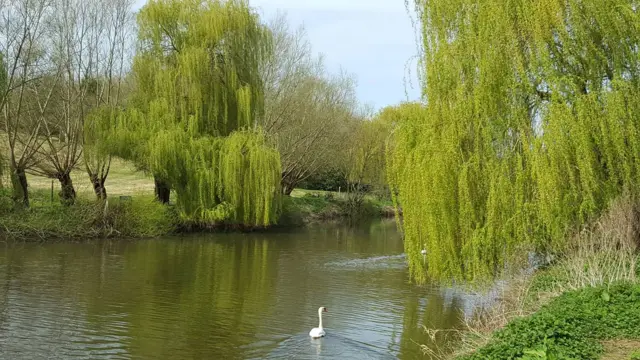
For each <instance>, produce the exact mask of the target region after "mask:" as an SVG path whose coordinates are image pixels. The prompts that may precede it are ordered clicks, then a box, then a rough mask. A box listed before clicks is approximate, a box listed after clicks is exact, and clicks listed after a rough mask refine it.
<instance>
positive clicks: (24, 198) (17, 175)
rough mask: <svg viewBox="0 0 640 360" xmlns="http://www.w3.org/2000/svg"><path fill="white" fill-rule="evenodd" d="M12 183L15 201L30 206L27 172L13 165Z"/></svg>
mask: <svg viewBox="0 0 640 360" xmlns="http://www.w3.org/2000/svg"><path fill="white" fill-rule="evenodd" d="M11 185H12V186H13V201H14V202H15V203H16V205H18V206H21V207H29V191H28V183H27V174H26V173H25V172H24V169H22V168H15V167H13V166H11Z"/></svg>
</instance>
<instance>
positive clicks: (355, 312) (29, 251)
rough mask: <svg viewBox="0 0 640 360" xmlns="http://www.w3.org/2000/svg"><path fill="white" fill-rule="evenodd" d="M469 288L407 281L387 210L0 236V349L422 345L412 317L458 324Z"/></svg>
mask: <svg viewBox="0 0 640 360" xmlns="http://www.w3.org/2000/svg"><path fill="white" fill-rule="evenodd" d="M478 300H479V298H476V297H474V296H472V295H467V294H464V293H462V292H459V291H454V290H452V289H443V288H437V287H435V286H417V285H415V284H412V283H411V282H409V279H408V272H407V267H406V263H405V258H404V255H403V245H402V239H401V237H400V235H399V233H398V231H397V230H396V228H395V223H394V222H393V221H379V222H374V223H371V224H363V225H359V226H356V227H349V226H346V225H329V224H323V225H318V226H314V227H310V228H306V229H298V230H291V231H281V232H269V233H251V234H237V233H229V234H208V235H189V236H184V237H169V238H162V239H153V240H141V241H140V240H138V241H124V240H119V241H93V242H82V243H72V242H66V243H55V244H32V243H3V244H0V358H2V359H14V360H17V359H58V358H60V359H76V358H78V359H174V360H179V359H263V358H272V359H325V358H326V359H387V358H389V359H394V358H400V359H414V358H423V357H424V358H427V357H426V356H424V355H423V352H422V350H421V348H420V344H427V345H428V346H430V347H432V346H433V342H432V341H431V340H430V337H429V336H428V335H427V334H426V333H425V332H424V331H423V327H422V326H423V325H424V326H427V327H429V328H441V329H453V328H458V327H460V326H461V323H460V318H461V316H462V315H463V313H466V314H469V312H470V311H471V309H472V308H473V307H474V304H475V303H476V302H477V301H478ZM320 306H325V307H327V309H328V312H326V313H324V315H323V323H324V327H325V331H326V333H327V335H326V337H324V338H322V339H318V340H312V339H311V338H310V337H309V335H308V333H309V330H311V328H313V327H316V326H318V311H317V309H318V307H320ZM438 342H441V341H440V340H439V341H438ZM439 345H446V344H439Z"/></svg>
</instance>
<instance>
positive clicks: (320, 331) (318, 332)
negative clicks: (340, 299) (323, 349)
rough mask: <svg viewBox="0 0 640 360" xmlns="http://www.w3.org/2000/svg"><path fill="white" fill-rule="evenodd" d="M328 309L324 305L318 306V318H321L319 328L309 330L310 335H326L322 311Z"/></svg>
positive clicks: (315, 336) (318, 336) (316, 336)
mask: <svg viewBox="0 0 640 360" xmlns="http://www.w3.org/2000/svg"><path fill="white" fill-rule="evenodd" d="M327 311H328V310H327V308H326V307H324V306H322V307H320V308H318V318H319V319H320V324H319V325H318V327H317V328H313V329H311V331H309V336H311V337H312V338H314V339H317V338H321V337H323V336H324V335H325V332H324V329H323V328H322V313H323V312H327Z"/></svg>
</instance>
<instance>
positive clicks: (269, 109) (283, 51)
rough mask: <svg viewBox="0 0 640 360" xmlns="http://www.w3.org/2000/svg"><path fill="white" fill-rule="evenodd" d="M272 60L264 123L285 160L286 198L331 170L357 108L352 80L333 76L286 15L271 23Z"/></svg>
mask: <svg viewBox="0 0 640 360" xmlns="http://www.w3.org/2000/svg"><path fill="white" fill-rule="evenodd" d="M269 28H270V30H271V32H272V34H273V49H274V50H273V52H272V56H271V57H269V58H268V59H267V61H265V62H264V64H263V66H262V67H261V75H262V81H263V83H264V86H265V113H264V116H263V117H261V118H260V124H261V125H262V126H263V127H264V129H265V130H266V131H267V133H268V134H269V135H270V136H271V137H272V138H274V139H275V142H276V144H277V147H278V151H279V152H280V155H281V160H282V180H281V185H282V192H283V194H285V195H289V194H291V191H293V189H294V188H295V187H296V186H297V185H298V184H299V183H300V182H301V181H303V180H305V179H306V178H307V177H309V176H310V175H312V174H315V173H318V172H321V171H324V170H327V169H330V168H331V167H332V166H333V165H335V164H333V162H334V161H335V157H336V156H337V154H338V152H339V151H341V150H342V149H343V148H344V145H345V143H347V142H348V141H349V140H348V139H349V133H348V131H347V130H346V129H347V127H346V126H347V125H346V123H347V121H348V119H349V118H351V117H352V113H353V111H354V110H355V107H356V105H357V103H356V98H355V91H354V85H355V84H354V81H353V79H352V78H351V77H350V76H347V75H346V74H338V75H332V74H329V73H328V71H327V70H326V68H325V66H324V65H323V62H322V58H321V57H317V58H316V57H315V56H313V54H312V50H311V44H310V43H309V41H308V39H307V38H306V33H305V31H304V29H303V28H299V29H298V30H297V31H295V32H294V31H291V30H290V29H289V27H288V25H287V21H286V17H284V16H283V15H281V14H280V15H278V16H277V17H276V18H275V19H274V20H273V21H272V22H271V23H270V25H269Z"/></svg>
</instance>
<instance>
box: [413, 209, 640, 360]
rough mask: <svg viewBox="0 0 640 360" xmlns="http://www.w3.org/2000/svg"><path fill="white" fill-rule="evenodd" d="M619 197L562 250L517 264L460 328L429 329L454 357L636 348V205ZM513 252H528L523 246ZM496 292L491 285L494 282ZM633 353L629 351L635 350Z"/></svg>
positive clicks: (562, 355)
mask: <svg viewBox="0 0 640 360" xmlns="http://www.w3.org/2000/svg"><path fill="white" fill-rule="evenodd" d="M637 204H638V202H637V201H633V200H631V199H622V200H619V201H617V202H615V203H613V204H612V206H611V207H610V208H609V211H608V212H607V213H605V214H604V215H603V216H602V217H601V218H599V219H598V220H597V221H595V222H594V223H592V224H591V225H590V226H588V227H585V228H584V229H582V230H581V231H580V232H578V233H576V234H575V235H574V236H573V237H572V238H571V239H570V241H569V246H568V248H566V249H564V250H563V251H562V252H559V253H557V254H555V256H554V258H553V260H551V262H550V263H546V264H544V265H543V266H541V267H540V268H538V269H537V270H535V271H533V272H531V271H521V269H522V268H523V267H524V266H522V264H525V263H527V261H528V259H525V257H527V256H525V255H522V258H520V259H517V260H514V263H516V264H520V266H519V267H514V269H519V270H517V271H516V270H514V271H512V272H511V273H510V276H508V277H507V278H505V279H502V280H503V282H501V283H502V284H505V285H504V286H502V287H500V288H499V290H497V291H495V292H494V294H495V295H497V296H495V301H493V302H492V303H491V304H490V305H489V306H486V307H484V308H482V309H479V310H478V311H477V312H476V313H475V314H474V316H473V317H471V318H468V319H466V328H465V329H462V330H453V331H441V332H438V331H437V330H436V329H430V330H429V331H430V332H432V333H433V334H438V333H439V334H440V335H438V336H448V337H451V338H450V340H451V341H450V342H449V347H448V348H445V349H437V350H433V349H428V348H427V347H424V349H425V351H426V352H429V353H430V354H431V355H435V357H437V358H447V359H450V358H454V359H464V360H470V359H528V360H532V359H616V360H622V359H624V360H629V359H634V357H633V356H636V357H637V355H638V354H640V352H639V351H638V350H640V281H639V279H640V258H639V255H638V249H639V245H640V244H639V241H640V221H639V219H640V211H639V209H638V205H637ZM519 254H527V252H526V251H522V252H519ZM494 290H495V288H494ZM634 354H635V355H634Z"/></svg>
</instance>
